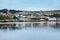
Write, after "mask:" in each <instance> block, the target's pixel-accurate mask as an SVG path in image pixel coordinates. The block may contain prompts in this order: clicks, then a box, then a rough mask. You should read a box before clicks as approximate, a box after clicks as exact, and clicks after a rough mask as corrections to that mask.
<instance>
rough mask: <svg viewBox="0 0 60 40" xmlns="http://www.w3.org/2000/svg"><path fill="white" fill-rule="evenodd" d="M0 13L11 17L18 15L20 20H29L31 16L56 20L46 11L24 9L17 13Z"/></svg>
mask: <svg viewBox="0 0 60 40" xmlns="http://www.w3.org/2000/svg"><path fill="white" fill-rule="evenodd" d="M0 15H3V16H7V17H9V18H13V17H14V16H16V17H17V18H18V19H19V20H28V19H30V18H42V19H43V18H48V20H56V18H55V17H54V18H50V17H49V16H46V15H45V13H44V12H42V11H22V12H16V13H11V12H7V13H2V12H1V13H0Z"/></svg>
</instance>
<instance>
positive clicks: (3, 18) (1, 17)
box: [0, 16, 9, 20]
mask: <svg viewBox="0 0 60 40" xmlns="http://www.w3.org/2000/svg"><path fill="white" fill-rule="evenodd" d="M6 19H9V17H7V16H0V20H6Z"/></svg>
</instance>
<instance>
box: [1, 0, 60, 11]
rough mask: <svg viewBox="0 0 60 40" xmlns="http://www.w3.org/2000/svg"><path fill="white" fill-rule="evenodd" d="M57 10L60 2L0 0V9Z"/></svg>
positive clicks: (52, 0)
mask: <svg viewBox="0 0 60 40" xmlns="http://www.w3.org/2000/svg"><path fill="white" fill-rule="evenodd" d="M4 8H7V9H16V10H35V11H36V10H37V11H39V10H59V9H60V0H0V9H4Z"/></svg>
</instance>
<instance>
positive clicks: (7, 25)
mask: <svg viewBox="0 0 60 40" xmlns="http://www.w3.org/2000/svg"><path fill="white" fill-rule="evenodd" d="M0 40H60V24H59V23H58V24H56V22H0Z"/></svg>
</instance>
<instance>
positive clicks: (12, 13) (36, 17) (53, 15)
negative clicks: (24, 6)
mask: <svg viewBox="0 0 60 40" xmlns="http://www.w3.org/2000/svg"><path fill="white" fill-rule="evenodd" d="M56 20H58V21H60V10H50V11H42V10H41V11H23V10H8V9H1V10H0V22H1V21H3V22H8V21H9V22H14V21H17V22H36V21H39V22H40V21H56Z"/></svg>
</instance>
